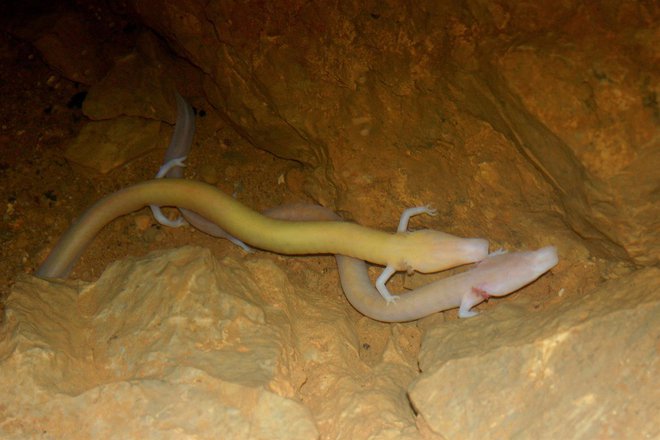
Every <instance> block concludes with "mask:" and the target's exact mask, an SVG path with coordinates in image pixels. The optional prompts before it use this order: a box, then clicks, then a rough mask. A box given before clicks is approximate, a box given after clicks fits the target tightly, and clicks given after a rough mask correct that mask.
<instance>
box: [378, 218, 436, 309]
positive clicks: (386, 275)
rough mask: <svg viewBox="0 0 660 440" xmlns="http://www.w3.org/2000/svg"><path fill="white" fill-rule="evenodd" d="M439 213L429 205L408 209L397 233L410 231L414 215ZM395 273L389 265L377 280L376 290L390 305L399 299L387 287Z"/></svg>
mask: <svg viewBox="0 0 660 440" xmlns="http://www.w3.org/2000/svg"><path fill="white" fill-rule="evenodd" d="M437 213H438V211H436V210H435V209H433V208H431V207H430V206H429V205H426V206H416V207H414V208H408V209H406V210H405V211H403V214H401V220H399V227H398V228H397V232H406V231H407V230H408V222H410V217H412V216H414V215H419V214H429V215H436V214H437ZM395 273H396V270H395V269H394V267H393V266H391V265H387V266H386V267H385V269H384V270H383V273H381V274H380V276H379V277H378V279H377V280H376V289H377V290H378V293H380V295H381V296H382V297H383V299H384V300H385V301H386V302H387V303H388V304H391V303H393V302H395V301H396V299H397V297H396V296H394V295H392V294H391V293H390V291H389V290H387V286H385V284H386V283H387V282H388V281H389V279H390V278H392V275H394V274H395Z"/></svg>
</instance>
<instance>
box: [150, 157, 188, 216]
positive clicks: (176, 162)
mask: <svg viewBox="0 0 660 440" xmlns="http://www.w3.org/2000/svg"><path fill="white" fill-rule="evenodd" d="M186 157H187V156H183V157H176V158H174V159H172V160H170V161H168V162H166V163H164V164H163V166H161V167H160V170H158V174H156V179H162V178H163V177H165V175H166V174H167V173H169V172H170V170H171V169H172V168H174V167H185V166H186V164H185V163H184V161H185V160H186ZM149 207H150V208H151V213H152V214H153V215H154V218H155V219H156V221H157V222H158V223H160V224H161V225H164V226H169V227H170V228H178V227H180V226H183V225H185V224H186V221H185V220H184V219H183V217H181V216H179V217H178V218H176V219H174V220H170V219H169V218H167V217H165V214H163V212H162V211H161V210H160V207H158V206H156V205H149Z"/></svg>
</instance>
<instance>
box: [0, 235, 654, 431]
mask: <svg viewBox="0 0 660 440" xmlns="http://www.w3.org/2000/svg"><path fill="white" fill-rule="evenodd" d="M659 279H660V271H658V270H657V269H646V270H642V271H639V272H636V273H634V274H632V275H630V276H628V277H626V278H622V279H620V280H616V281H612V282H610V283H608V284H605V285H603V287H602V288H600V289H598V290H596V291H593V292H591V293H590V294H588V295H585V296H584V297H573V298H572V299H569V300H566V301H562V300H560V299H561V297H558V296H556V297H555V300H554V301H553V304H552V305H550V306H549V307H547V308H546V309H545V310H543V311H538V312H534V311H533V309H532V308H531V307H530V306H529V302H528V301H517V302H509V303H507V304H499V305H498V307H496V308H494V309H493V310H490V311H488V312H487V313H485V314H483V315H482V316H480V317H479V318H475V319H470V320H460V321H450V322H444V323H442V322H441V320H438V319H435V318H437V317H433V318H429V319H428V320H426V321H425V322H424V327H426V329H427V332H426V335H425V336H424V339H423V344H422V351H421V356H420V361H419V365H420V368H421V369H422V374H421V376H418V372H417V368H416V363H415V361H414V353H415V352H416V350H415V349H414V347H415V346H416V343H415V340H416V339H417V338H418V334H419V330H418V329H416V328H415V326H414V325H410V324H407V325H394V326H388V325H384V324H380V323H376V322H374V321H371V320H369V319H367V318H364V317H363V318H362V319H359V320H357V321H356V320H354V319H349V317H350V312H351V310H350V306H348V304H347V302H346V301H345V299H344V298H343V297H341V296H334V297H327V295H322V294H318V293H315V292H314V288H311V287H310V286H309V285H308V283H305V282H301V281H300V280H298V281H295V282H292V281H291V280H290V279H289V278H288V277H287V275H286V274H285V273H284V272H283V271H282V270H281V269H280V268H279V267H277V265H276V264H273V263H272V262H271V261H268V260H267V259H265V258H262V257H257V256H252V257H251V258H250V259H249V261H248V262H240V261H239V260H236V259H234V258H229V257H226V258H223V259H222V260H221V261H216V260H215V259H214V257H213V256H212V255H211V254H210V253H209V252H208V251H207V250H204V249H200V248H193V247H186V248H180V249H176V250H172V251H167V252H157V253H154V254H152V255H150V256H147V257H144V258H141V259H135V258H131V259H126V260H123V261H120V262H118V263H116V264H113V265H112V266H111V267H110V268H109V269H108V270H107V271H106V272H105V273H104V274H103V275H102V276H101V278H100V279H99V280H98V281H97V282H95V283H82V282H57V283H49V282H45V281H42V280H39V279H36V278H32V277H24V278H23V279H21V280H20V281H19V282H18V283H17V285H16V286H15V287H14V289H13V292H12V294H11V295H10V297H9V298H8V300H7V303H6V317H5V319H4V324H3V325H2V327H0V359H2V361H1V362H0V395H2V396H3V405H2V406H0V435H1V436H2V437H3V438H4V437H11V436H15V435H23V436H28V437H30V436H35V435H37V434H38V433H42V432H47V433H48V435H50V436H51V437H52V438H71V439H76V438H81V439H82V438H181V436H188V437H194V436H197V437H196V438H219V437H221V438H236V439H239V438H241V439H242V438H255V439H259V438H282V439H288V438H317V436H318V435H319V434H321V435H322V437H323V438H330V439H355V438H365V439H366V438H378V439H388V438H391V439H419V438H434V437H435V436H437V435H442V436H444V437H446V438H510V437H512V436H514V435H515V434H516V433H518V434H520V433H524V435H525V436H529V437H531V438H568V437H570V438H594V437H600V436H602V435H604V434H607V435H610V434H611V435H613V436H615V437H617V438H618V437H621V438H630V437H631V436H634V434H640V435H641V437H640V438H654V437H655V436H657V435H658V434H660V425H659V424H658V422H657V420H656V418H655V417H654V415H655V414H657V411H658V403H657V402H658V401H660V400H659V399H658V397H660V396H658V387H657V379H656V378H657V376H658V374H660V371H659V363H658V356H657V353H656V348H657V347H655V344H656V343H657V340H658V338H660V322H659V321H658V316H660V305H659V301H660V294H659V293H658V292H660V289H659V288H658V280H659ZM649 289H650V290H649ZM649 292H650V294H649ZM383 332H384V333H383ZM360 333H362V334H372V335H376V334H378V333H383V336H385V337H384V338H378V337H375V338H373V339H371V340H370V339H366V340H363V341H360V340H359V337H358V334H360ZM379 340H380V341H382V342H380V343H379V342H377V341H379ZM369 345H373V346H372V347H370V349H369V350H370V351H369V353H370V354H368V353H367V352H366V351H365V350H366V349H367V348H368V347H369ZM379 345H380V346H379ZM411 346H412V347H413V348H412V349H411ZM614 353H616V355H614ZM411 382H412V385H410V384H411ZM408 387H410V388H409V395H410V401H411V402H412V404H413V405H414V408H415V410H416V412H417V413H418V416H417V417H415V414H414V413H413V409H412V407H411V406H410V401H409V400H408V399H407V397H406V389H407V388H408Z"/></svg>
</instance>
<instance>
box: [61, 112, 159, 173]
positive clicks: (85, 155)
mask: <svg viewBox="0 0 660 440" xmlns="http://www.w3.org/2000/svg"><path fill="white" fill-rule="evenodd" d="M171 133H172V129H171V128H170V127H169V126H167V125H166V124H163V123H162V122H160V121H153V120H148V119H142V118H132V117H128V116H123V117H120V118H115V119H109V120H107V121H94V122H90V123H89V124H87V125H85V127H84V128H83V129H82V130H81V131H80V133H79V134H78V137H76V139H75V140H74V141H73V142H71V144H69V146H68V147H67V149H66V152H65V153H64V157H66V158H67V159H68V160H70V161H71V162H73V163H75V164H77V165H81V166H83V167H85V168H89V169H91V170H93V171H96V172H100V173H107V172H108V171H110V170H112V169H114V168H117V167H119V166H121V165H124V164H126V163H127V162H129V161H130V160H132V159H135V158H137V157H139V156H141V155H144V154H146V153H147V152H149V151H151V150H154V149H156V148H162V146H163V145H167V142H168V138H169V136H171Z"/></svg>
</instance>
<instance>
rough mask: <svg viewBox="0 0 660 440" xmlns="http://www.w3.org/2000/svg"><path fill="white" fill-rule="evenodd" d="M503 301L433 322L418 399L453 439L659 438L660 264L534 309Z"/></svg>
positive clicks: (414, 390)
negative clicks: (474, 313) (465, 316)
mask: <svg viewBox="0 0 660 440" xmlns="http://www.w3.org/2000/svg"><path fill="white" fill-rule="evenodd" d="M524 313H527V312H526V309H524V308H521V307H516V306H515V305H513V304H507V305H498V307H496V308H494V309H491V310H490V311H489V312H488V313H487V314H484V315H483V316H480V317H478V318H474V319H470V320H465V321H454V322H449V323H446V324H447V325H444V326H441V327H440V326H439V327H436V328H434V329H431V330H430V331H429V332H428V333H427V334H426V335H425V338H424V340H423V343H422V344H423V345H422V351H421V354H420V368H421V369H422V374H421V376H419V378H418V379H417V380H415V382H414V383H413V384H412V385H411V386H410V388H409V395H410V398H411V401H412V403H413V405H414V406H415V408H416V409H417V411H418V412H419V413H420V415H421V417H422V418H423V419H424V421H425V422H426V424H427V425H428V426H429V427H430V428H431V429H432V430H433V431H434V432H435V433H436V434H440V435H442V436H445V437H446V438H465V439H488V438H493V439H495V438H511V437H516V436H520V435H523V436H524V437H525V438H573V439H592V438H601V437H604V436H606V437H611V438H657V437H658V435H660V421H658V417H657V415H658V414H659V413H660V403H659V402H660V388H659V387H658V379H657V378H658V376H659V375H660V362H659V358H658V352H657V343H658V340H659V339H660V270H658V269H656V268H649V269H644V270H640V271H638V272H635V273H633V274H632V275H629V276H627V277H625V278H622V279H618V280H614V281H610V282H608V283H606V284H604V285H602V287H600V288H598V289H597V290H595V291H593V292H591V293H589V294H587V295H584V296H582V297H580V296H573V297H570V298H567V299H566V300H565V301H563V302H561V303H560V304H559V305H557V306H555V307H549V308H547V309H545V310H543V311H540V312H536V313H533V314H528V313H527V314H524Z"/></svg>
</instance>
